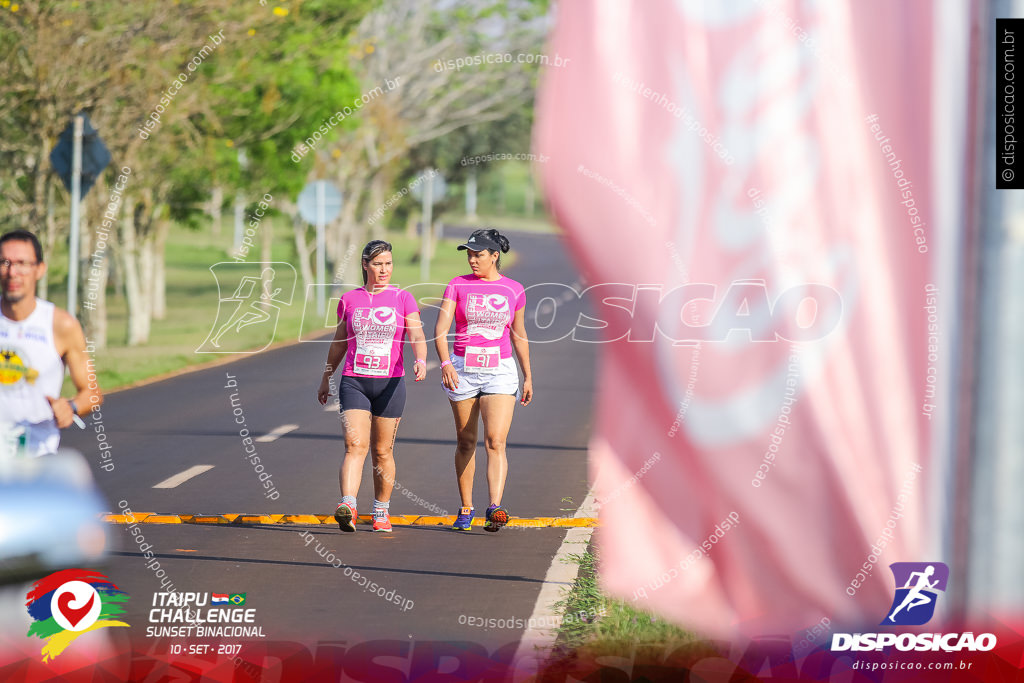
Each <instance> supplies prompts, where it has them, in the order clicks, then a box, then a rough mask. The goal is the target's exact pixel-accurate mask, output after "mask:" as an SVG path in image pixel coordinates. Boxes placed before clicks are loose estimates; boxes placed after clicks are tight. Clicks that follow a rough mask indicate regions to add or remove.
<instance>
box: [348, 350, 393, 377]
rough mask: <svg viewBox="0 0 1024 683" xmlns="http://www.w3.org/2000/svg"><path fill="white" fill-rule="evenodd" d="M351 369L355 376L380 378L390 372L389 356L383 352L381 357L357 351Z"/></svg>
mask: <svg viewBox="0 0 1024 683" xmlns="http://www.w3.org/2000/svg"><path fill="white" fill-rule="evenodd" d="M352 369H353V370H354V371H355V373H356V374H357V375H370V376H373V377H382V376H384V375H387V374H388V371H389V370H391V354H390V353H387V352H385V353H384V354H383V355H376V354H374V353H364V352H362V351H359V350H357V351H356V357H355V359H354V360H353V361H352Z"/></svg>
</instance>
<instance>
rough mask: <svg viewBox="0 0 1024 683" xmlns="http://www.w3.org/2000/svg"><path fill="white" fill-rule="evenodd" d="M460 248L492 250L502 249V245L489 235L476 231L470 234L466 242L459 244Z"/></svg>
mask: <svg viewBox="0 0 1024 683" xmlns="http://www.w3.org/2000/svg"><path fill="white" fill-rule="evenodd" d="M459 249H460V250H461V249H472V250H473V251H483V250H484V249H490V250H491V251H501V245H500V244H498V243H497V242H495V241H494V240H492V239H491V238H490V237H488V236H487V235H478V234H476V233H474V234H472V235H470V236H469V239H468V240H466V243H465V244H460V245H459Z"/></svg>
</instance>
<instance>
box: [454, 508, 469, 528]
mask: <svg viewBox="0 0 1024 683" xmlns="http://www.w3.org/2000/svg"><path fill="white" fill-rule="evenodd" d="M471 526H473V508H459V516H458V517H456V518H455V524H452V528H453V529H455V530H456V531H469V528H470V527H471Z"/></svg>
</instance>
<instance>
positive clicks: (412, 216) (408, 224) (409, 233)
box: [405, 209, 422, 240]
mask: <svg viewBox="0 0 1024 683" xmlns="http://www.w3.org/2000/svg"><path fill="white" fill-rule="evenodd" d="M421 218H422V216H421V215H420V212H419V211H417V210H416V209H413V210H412V211H410V212H409V218H408V219H407V220H406V221H405V236H406V238H407V239H411V240H412V239H416V227H417V226H418V225H419V224H420V219H421Z"/></svg>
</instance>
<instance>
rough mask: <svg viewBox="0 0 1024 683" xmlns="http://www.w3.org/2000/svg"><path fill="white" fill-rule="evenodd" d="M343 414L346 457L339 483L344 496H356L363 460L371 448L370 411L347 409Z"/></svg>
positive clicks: (342, 464)
mask: <svg viewBox="0 0 1024 683" xmlns="http://www.w3.org/2000/svg"><path fill="white" fill-rule="evenodd" d="M342 415H343V416H344V420H345V457H344V459H342V461H341V467H340V468H339V470H338V483H339V484H340V486H341V495H342V496H352V497H353V498H354V497H355V496H356V494H357V493H359V480H360V479H362V477H363V461H364V460H366V454H367V452H368V451H369V450H370V411H369V410H346V411H344V412H343V413H342Z"/></svg>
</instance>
